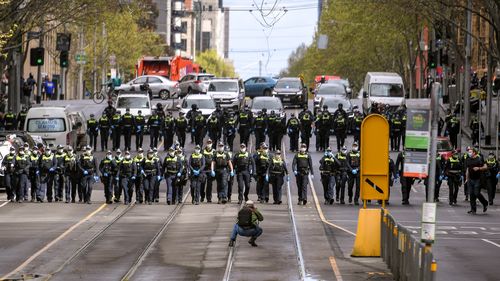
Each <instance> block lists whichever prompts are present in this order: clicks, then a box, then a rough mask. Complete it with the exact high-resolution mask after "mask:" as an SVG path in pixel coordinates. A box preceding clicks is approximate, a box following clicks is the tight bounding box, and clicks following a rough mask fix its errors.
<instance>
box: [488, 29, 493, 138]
mask: <svg viewBox="0 0 500 281" xmlns="http://www.w3.org/2000/svg"><path fill="white" fill-rule="evenodd" d="M489 33H490V37H489V38H491V39H490V48H488V80H487V82H486V139H487V140H489V142H490V143H486V144H487V145H491V105H492V98H493V88H492V84H491V82H492V78H493V56H492V55H491V50H492V48H491V45H492V44H493V42H491V41H492V39H493V38H494V31H493V28H492V27H491V26H490V32H489Z"/></svg>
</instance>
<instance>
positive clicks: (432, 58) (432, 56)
mask: <svg viewBox="0 0 500 281" xmlns="http://www.w3.org/2000/svg"><path fill="white" fill-rule="evenodd" d="M427 66H428V67H429V69H435V68H436V67H437V55H436V53H435V52H429V53H428V54H427Z"/></svg>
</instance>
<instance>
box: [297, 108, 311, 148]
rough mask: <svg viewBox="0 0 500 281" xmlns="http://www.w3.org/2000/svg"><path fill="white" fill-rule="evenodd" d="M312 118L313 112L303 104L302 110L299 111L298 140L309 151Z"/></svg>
mask: <svg viewBox="0 0 500 281" xmlns="http://www.w3.org/2000/svg"><path fill="white" fill-rule="evenodd" d="M313 120H314V117H313V114H312V113H311V111H310V110H308V109H307V105H305V106H304V108H303V109H302V111H301V112H300V113H299V121H300V142H301V143H304V144H305V145H306V151H309V139H310V138H311V130H312V124H313Z"/></svg>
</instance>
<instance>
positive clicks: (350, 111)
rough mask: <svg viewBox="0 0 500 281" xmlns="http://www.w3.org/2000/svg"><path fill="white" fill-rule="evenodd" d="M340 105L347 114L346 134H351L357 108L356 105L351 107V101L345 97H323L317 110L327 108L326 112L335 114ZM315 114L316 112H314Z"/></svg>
mask: <svg viewBox="0 0 500 281" xmlns="http://www.w3.org/2000/svg"><path fill="white" fill-rule="evenodd" d="M340 103H341V104H342V108H343V109H344V110H345V112H346V113H347V133H351V130H352V126H353V123H354V110H355V109H357V108H358V106H357V105H354V106H353V105H352V103H351V101H350V100H349V99H347V98H345V97H333V96H329V97H323V98H322V99H321V102H320V104H319V107H318V108H321V109H323V106H324V105H326V106H328V112H330V113H331V114H335V112H336V111H337V109H338V107H339V104H340ZM315 114H316V111H315Z"/></svg>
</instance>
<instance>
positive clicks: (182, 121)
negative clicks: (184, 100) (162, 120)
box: [175, 112, 188, 148]
mask: <svg viewBox="0 0 500 281" xmlns="http://www.w3.org/2000/svg"><path fill="white" fill-rule="evenodd" d="M187 129H188V120H187V119H186V117H184V112H179V117H177V118H176V119H175V134H176V135H177V140H178V141H179V144H180V146H181V147H182V148H184V144H185V143H186V131H187Z"/></svg>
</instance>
